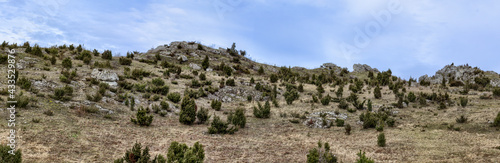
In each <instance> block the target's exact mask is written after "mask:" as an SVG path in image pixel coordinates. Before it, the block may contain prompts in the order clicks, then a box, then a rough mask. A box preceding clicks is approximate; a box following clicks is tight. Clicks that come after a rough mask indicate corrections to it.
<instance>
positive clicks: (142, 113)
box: [130, 106, 153, 126]
mask: <svg viewBox="0 0 500 163" xmlns="http://www.w3.org/2000/svg"><path fill="white" fill-rule="evenodd" d="M148 110H149V109H148V108H146V109H144V108H142V106H141V107H140V108H139V109H138V110H137V113H136V115H135V117H136V118H135V119H134V118H130V121H132V122H133V123H134V124H138V125H140V126H149V125H151V123H152V122H153V116H152V115H149V116H148V115H147V114H148V112H149V111H148Z"/></svg>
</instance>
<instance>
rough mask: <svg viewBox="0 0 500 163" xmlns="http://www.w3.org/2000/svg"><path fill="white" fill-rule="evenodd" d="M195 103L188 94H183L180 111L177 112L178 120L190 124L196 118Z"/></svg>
mask: <svg viewBox="0 0 500 163" xmlns="http://www.w3.org/2000/svg"><path fill="white" fill-rule="evenodd" d="M196 109H197V106H196V103H195V102H194V99H192V98H190V97H189V96H184V98H183V99H182V102H181V112H180V113H179V122H181V123H182V124H186V125H191V124H193V122H194V121H195V120H196Z"/></svg>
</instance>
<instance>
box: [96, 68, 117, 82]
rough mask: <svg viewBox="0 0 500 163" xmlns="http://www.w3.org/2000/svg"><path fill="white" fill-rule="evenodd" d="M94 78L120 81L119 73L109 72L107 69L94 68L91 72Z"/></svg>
mask: <svg viewBox="0 0 500 163" xmlns="http://www.w3.org/2000/svg"><path fill="white" fill-rule="evenodd" d="M91 76H92V78H95V79H97V80H101V81H107V82H116V81H118V75H117V74H116V73H114V72H109V71H107V70H99V69H94V70H92V73H91Z"/></svg>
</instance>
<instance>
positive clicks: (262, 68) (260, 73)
mask: <svg viewBox="0 0 500 163" xmlns="http://www.w3.org/2000/svg"><path fill="white" fill-rule="evenodd" d="M257 72H258V73H259V75H264V67H262V65H261V66H259V71H257Z"/></svg>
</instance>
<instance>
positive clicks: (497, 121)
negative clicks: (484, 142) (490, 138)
mask: <svg viewBox="0 0 500 163" xmlns="http://www.w3.org/2000/svg"><path fill="white" fill-rule="evenodd" d="M493 127H500V112H498V114H497V117H496V118H495V120H494V121H493Z"/></svg>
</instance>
